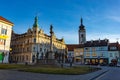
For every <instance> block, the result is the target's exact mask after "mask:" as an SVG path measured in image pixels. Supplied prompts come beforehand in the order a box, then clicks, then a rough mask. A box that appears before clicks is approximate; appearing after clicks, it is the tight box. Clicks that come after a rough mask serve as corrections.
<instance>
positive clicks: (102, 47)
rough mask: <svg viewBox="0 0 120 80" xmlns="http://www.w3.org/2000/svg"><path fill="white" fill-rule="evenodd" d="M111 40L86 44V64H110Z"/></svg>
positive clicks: (93, 41)
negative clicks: (109, 47) (109, 45)
mask: <svg viewBox="0 0 120 80" xmlns="http://www.w3.org/2000/svg"><path fill="white" fill-rule="evenodd" d="M108 44H109V40H108V39H104V40H100V39H99V40H92V41H87V42H86V43H85V44H84V61H85V63H86V64H101V63H105V64H108V60H109V57H108Z"/></svg>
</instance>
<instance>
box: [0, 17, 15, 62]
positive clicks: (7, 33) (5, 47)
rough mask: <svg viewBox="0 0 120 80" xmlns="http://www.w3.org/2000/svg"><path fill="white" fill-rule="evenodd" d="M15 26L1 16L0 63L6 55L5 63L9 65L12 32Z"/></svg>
mask: <svg viewBox="0 0 120 80" xmlns="http://www.w3.org/2000/svg"><path fill="white" fill-rule="evenodd" d="M13 25H14V24H13V23H12V22H10V21H8V20H7V19H5V18H3V17H1V16H0V62H2V59H3V55H2V53H4V60H3V62H4V63H8V57H9V50H10V41H11V31H12V26H13Z"/></svg>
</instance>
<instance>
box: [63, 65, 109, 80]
mask: <svg viewBox="0 0 120 80" xmlns="http://www.w3.org/2000/svg"><path fill="white" fill-rule="evenodd" d="M64 66H67V67H69V64H65V65H64ZM73 66H83V65H76V64H73ZM93 67H96V66H93ZM99 67H100V66H99ZM100 68H102V69H101V70H98V71H95V72H91V73H88V74H84V75H77V76H74V75H71V76H73V79H69V80H94V79H95V78H97V77H99V76H100V75H102V74H104V73H106V72H108V71H109V68H108V67H100Z"/></svg>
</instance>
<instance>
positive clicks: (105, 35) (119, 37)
mask: <svg viewBox="0 0 120 80" xmlns="http://www.w3.org/2000/svg"><path fill="white" fill-rule="evenodd" d="M105 38H106V39H109V41H110V42H116V41H119V42H120V34H110V33H94V34H88V35H87V40H97V39H105Z"/></svg>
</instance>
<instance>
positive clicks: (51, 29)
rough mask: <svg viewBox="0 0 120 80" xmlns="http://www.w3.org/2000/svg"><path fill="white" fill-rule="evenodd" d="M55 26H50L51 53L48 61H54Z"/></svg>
mask: <svg viewBox="0 0 120 80" xmlns="http://www.w3.org/2000/svg"><path fill="white" fill-rule="evenodd" d="M53 35H54V32H53V26H52V25H50V52H49V56H48V59H54V52H53Z"/></svg>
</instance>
